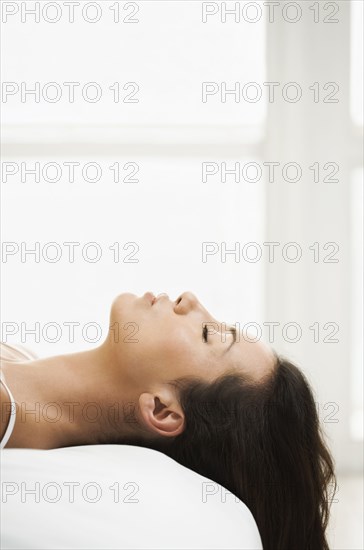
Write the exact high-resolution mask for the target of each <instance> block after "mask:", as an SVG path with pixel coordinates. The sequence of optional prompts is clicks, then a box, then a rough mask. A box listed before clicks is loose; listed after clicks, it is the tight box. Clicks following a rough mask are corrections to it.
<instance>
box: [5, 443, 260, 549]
mask: <svg viewBox="0 0 364 550" xmlns="http://www.w3.org/2000/svg"><path fill="white" fill-rule="evenodd" d="M75 483H77V484H78V485H75ZM72 484H73V485H72ZM72 487H73V497H72ZM110 487H112V488H110ZM1 490H2V497H1V512H2V520H1V548H2V550H7V549H14V550H15V549H17V550H21V549H32V550H34V549H48V550H53V549H57V550H58V549H64V548H67V549H72V550H78V549H85V550H86V549H87V550H91V549H96V548H97V549H111V548H113V549H158V550H159V549H169V550H172V549H194V550H196V549H202V548H203V549H210V548H211V549H213V548H221V549H222V548H224V549H230V548H234V549H249V550H255V549H257V550H262V544H261V540H260V536H259V532H258V529H257V526H256V524H255V521H254V519H253V516H252V514H251V513H250V511H249V510H248V508H247V507H246V506H245V504H243V503H242V502H241V501H239V500H238V499H236V497H235V496H234V495H232V494H231V493H229V492H228V491H226V490H225V489H223V488H222V487H221V486H220V485H218V484H216V483H214V482H212V481H210V480H208V479H207V478H204V477H202V476H200V475H198V474H196V473H195V472H193V471H191V470H189V469H188V468H185V467H183V466H181V465H180V464H178V463H177V462H175V461H174V460H172V459H170V458H169V457H167V456H165V455H164V454H162V453H160V452H157V451H154V450H151V449H145V448H142V447H134V446H129V445H85V446H80V447H66V448H61V449H53V450H47V451H46V450H36V449H4V450H2V451H1Z"/></svg>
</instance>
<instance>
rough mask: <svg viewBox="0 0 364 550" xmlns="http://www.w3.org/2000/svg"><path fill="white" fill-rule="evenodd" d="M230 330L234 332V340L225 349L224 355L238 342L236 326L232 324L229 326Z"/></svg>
mask: <svg viewBox="0 0 364 550" xmlns="http://www.w3.org/2000/svg"><path fill="white" fill-rule="evenodd" d="M229 332H231V333H232V335H233V341H232V342H231V344H230V345H229V347H228V348H227V349H226V350H225V351H224V353H223V355H225V353H227V352H228V351H229V349H230V348H231V347H232V346H233V345H234V344H235V342H236V327H234V326H230V327H229Z"/></svg>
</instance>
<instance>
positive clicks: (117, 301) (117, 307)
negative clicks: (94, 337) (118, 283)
mask: <svg viewBox="0 0 364 550" xmlns="http://www.w3.org/2000/svg"><path fill="white" fill-rule="evenodd" d="M136 299H137V296H136V295H135V294H132V293H131V292H123V293H122V294H118V295H117V296H116V298H114V301H113V303H112V304H111V318H112V319H114V320H117V319H118V318H120V316H123V312H125V311H130V307H131V306H132V304H133V303H135V300H136Z"/></svg>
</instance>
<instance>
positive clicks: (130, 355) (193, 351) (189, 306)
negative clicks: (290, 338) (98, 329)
mask: <svg viewBox="0 0 364 550" xmlns="http://www.w3.org/2000/svg"><path fill="white" fill-rule="evenodd" d="M235 340H236V341H235ZM107 343H108V346H111V347H112V349H113V354H114V355H115V354H116V356H117V360H118V364H119V365H120V368H122V369H123V372H124V374H125V375H127V377H128V378H129V379H130V380H131V381H133V382H138V381H139V382H145V383H148V384H151V383H153V381H155V382H160V381H167V380H172V379H173V380H174V379H176V378H180V377H185V376H197V377H199V378H202V379H204V380H206V381H213V380H214V379H215V378H216V377H217V376H219V375H221V374H224V373H225V372H227V371H228V370H235V371H237V372H245V373H246V374H249V375H251V376H252V377H253V378H254V379H259V378H261V377H262V376H264V375H265V374H267V372H268V371H269V370H270V369H271V368H272V366H273V364H274V357H273V354H272V351H271V350H270V348H269V347H268V346H266V345H265V344H264V343H263V342H261V341H258V342H254V343H253V342H249V341H248V340H245V339H244V338H243V337H242V336H240V338H239V335H237V338H235V336H234V334H233V331H232V330H231V328H230V327H229V326H226V325H225V324H224V323H221V322H219V321H218V320H216V319H215V318H214V317H213V316H212V315H211V314H210V313H209V312H208V311H207V310H206V309H205V308H204V307H203V305H202V304H201V303H200V302H199V301H198V299H197V298H196V296H195V295H194V294H192V293H191V292H184V293H182V294H181V295H180V296H179V297H178V298H177V299H176V300H175V301H172V300H170V298H169V297H168V296H167V295H166V294H161V295H158V296H157V297H155V296H154V295H153V294H152V293H150V292H147V293H146V294H144V295H143V296H141V297H138V296H136V295H134V294H130V293H125V294H120V295H119V296H117V297H116V298H115V300H114V302H113V304H112V307H111V314H110V332H109V335H108V340H107Z"/></svg>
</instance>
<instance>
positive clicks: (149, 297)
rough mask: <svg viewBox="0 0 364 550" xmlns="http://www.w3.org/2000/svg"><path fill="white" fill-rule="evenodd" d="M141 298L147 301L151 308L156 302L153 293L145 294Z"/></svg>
mask: <svg viewBox="0 0 364 550" xmlns="http://www.w3.org/2000/svg"><path fill="white" fill-rule="evenodd" d="M143 298H145V299H146V300H148V302H149V303H150V305H151V306H152V305H153V304H154V302H155V301H156V299H157V298H156V297H155V296H154V294H153V292H146V293H145V294H144V296H143Z"/></svg>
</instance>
